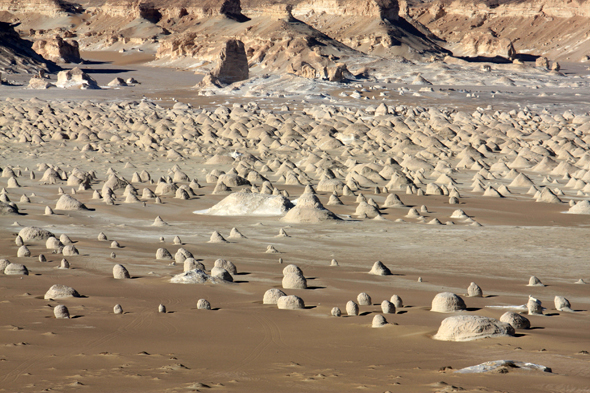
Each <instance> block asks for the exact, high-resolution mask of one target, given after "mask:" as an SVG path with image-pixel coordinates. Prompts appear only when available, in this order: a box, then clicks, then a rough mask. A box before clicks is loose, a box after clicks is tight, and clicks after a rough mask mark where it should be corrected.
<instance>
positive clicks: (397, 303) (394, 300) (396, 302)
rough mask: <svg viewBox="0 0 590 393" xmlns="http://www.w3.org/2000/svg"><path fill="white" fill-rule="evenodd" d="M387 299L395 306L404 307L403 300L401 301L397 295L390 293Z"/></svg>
mask: <svg viewBox="0 0 590 393" xmlns="http://www.w3.org/2000/svg"><path fill="white" fill-rule="evenodd" d="M389 301H390V302H391V303H393V305H394V306H395V308H403V307H404V302H403V300H402V298H401V297H399V296H398V295H392V296H391V299H389Z"/></svg>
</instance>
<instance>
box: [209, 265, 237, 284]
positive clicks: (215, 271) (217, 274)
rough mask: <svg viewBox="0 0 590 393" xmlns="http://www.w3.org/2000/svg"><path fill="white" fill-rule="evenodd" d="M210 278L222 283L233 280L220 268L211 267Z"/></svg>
mask: <svg viewBox="0 0 590 393" xmlns="http://www.w3.org/2000/svg"><path fill="white" fill-rule="evenodd" d="M211 277H214V278H218V279H220V280H223V281H229V282H233V281H234V278H233V277H232V275H231V274H230V273H229V272H228V271H227V270H225V269H224V268H222V267H213V268H212V269H211Z"/></svg>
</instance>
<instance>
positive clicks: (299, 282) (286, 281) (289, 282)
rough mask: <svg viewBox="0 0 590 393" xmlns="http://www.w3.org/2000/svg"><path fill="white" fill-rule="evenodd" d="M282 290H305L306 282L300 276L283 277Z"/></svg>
mask: <svg viewBox="0 0 590 393" xmlns="http://www.w3.org/2000/svg"><path fill="white" fill-rule="evenodd" d="M283 288H284V289H307V280H306V279H305V277H303V275H302V274H297V273H290V274H287V275H285V276H283Z"/></svg>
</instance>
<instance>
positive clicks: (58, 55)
mask: <svg viewBox="0 0 590 393" xmlns="http://www.w3.org/2000/svg"><path fill="white" fill-rule="evenodd" d="M33 50H34V51H35V52H37V53H38V54H39V55H41V56H43V58H44V59H45V60H49V61H53V62H55V63H80V62H82V59H81V58H80V49H79V47H78V42H77V41H74V40H71V41H66V40H64V39H63V38H61V37H60V36H55V37H54V38H50V39H47V40H39V41H36V42H35V43H34V44H33Z"/></svg>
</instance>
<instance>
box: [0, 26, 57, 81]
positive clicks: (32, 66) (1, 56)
mask: <svg viewBox="0 0 590 393" xmlns="http://www.w3.org/2000/svg"><path fill="white" fill-rule="evenodd" d="M32 45H33V43H32V42H30V41H27V40H23V39H21V38H20V36H19V35H18V33H17V32H16V31H15V30H14V26H12V25H11V24H8V23H4V22H0V72H3V73H28V74H31V73H38V72H39V71H41V70H43V71H52V70H57V69H58V67H57V66H56V65H55V64H53V63H50V62H49V63H48V62H46V61H45V59H43V58H42V57H41V56H39V55H38V54H37V53H35V51H33V50H32V49H31V47H32Z"/></svg>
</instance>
